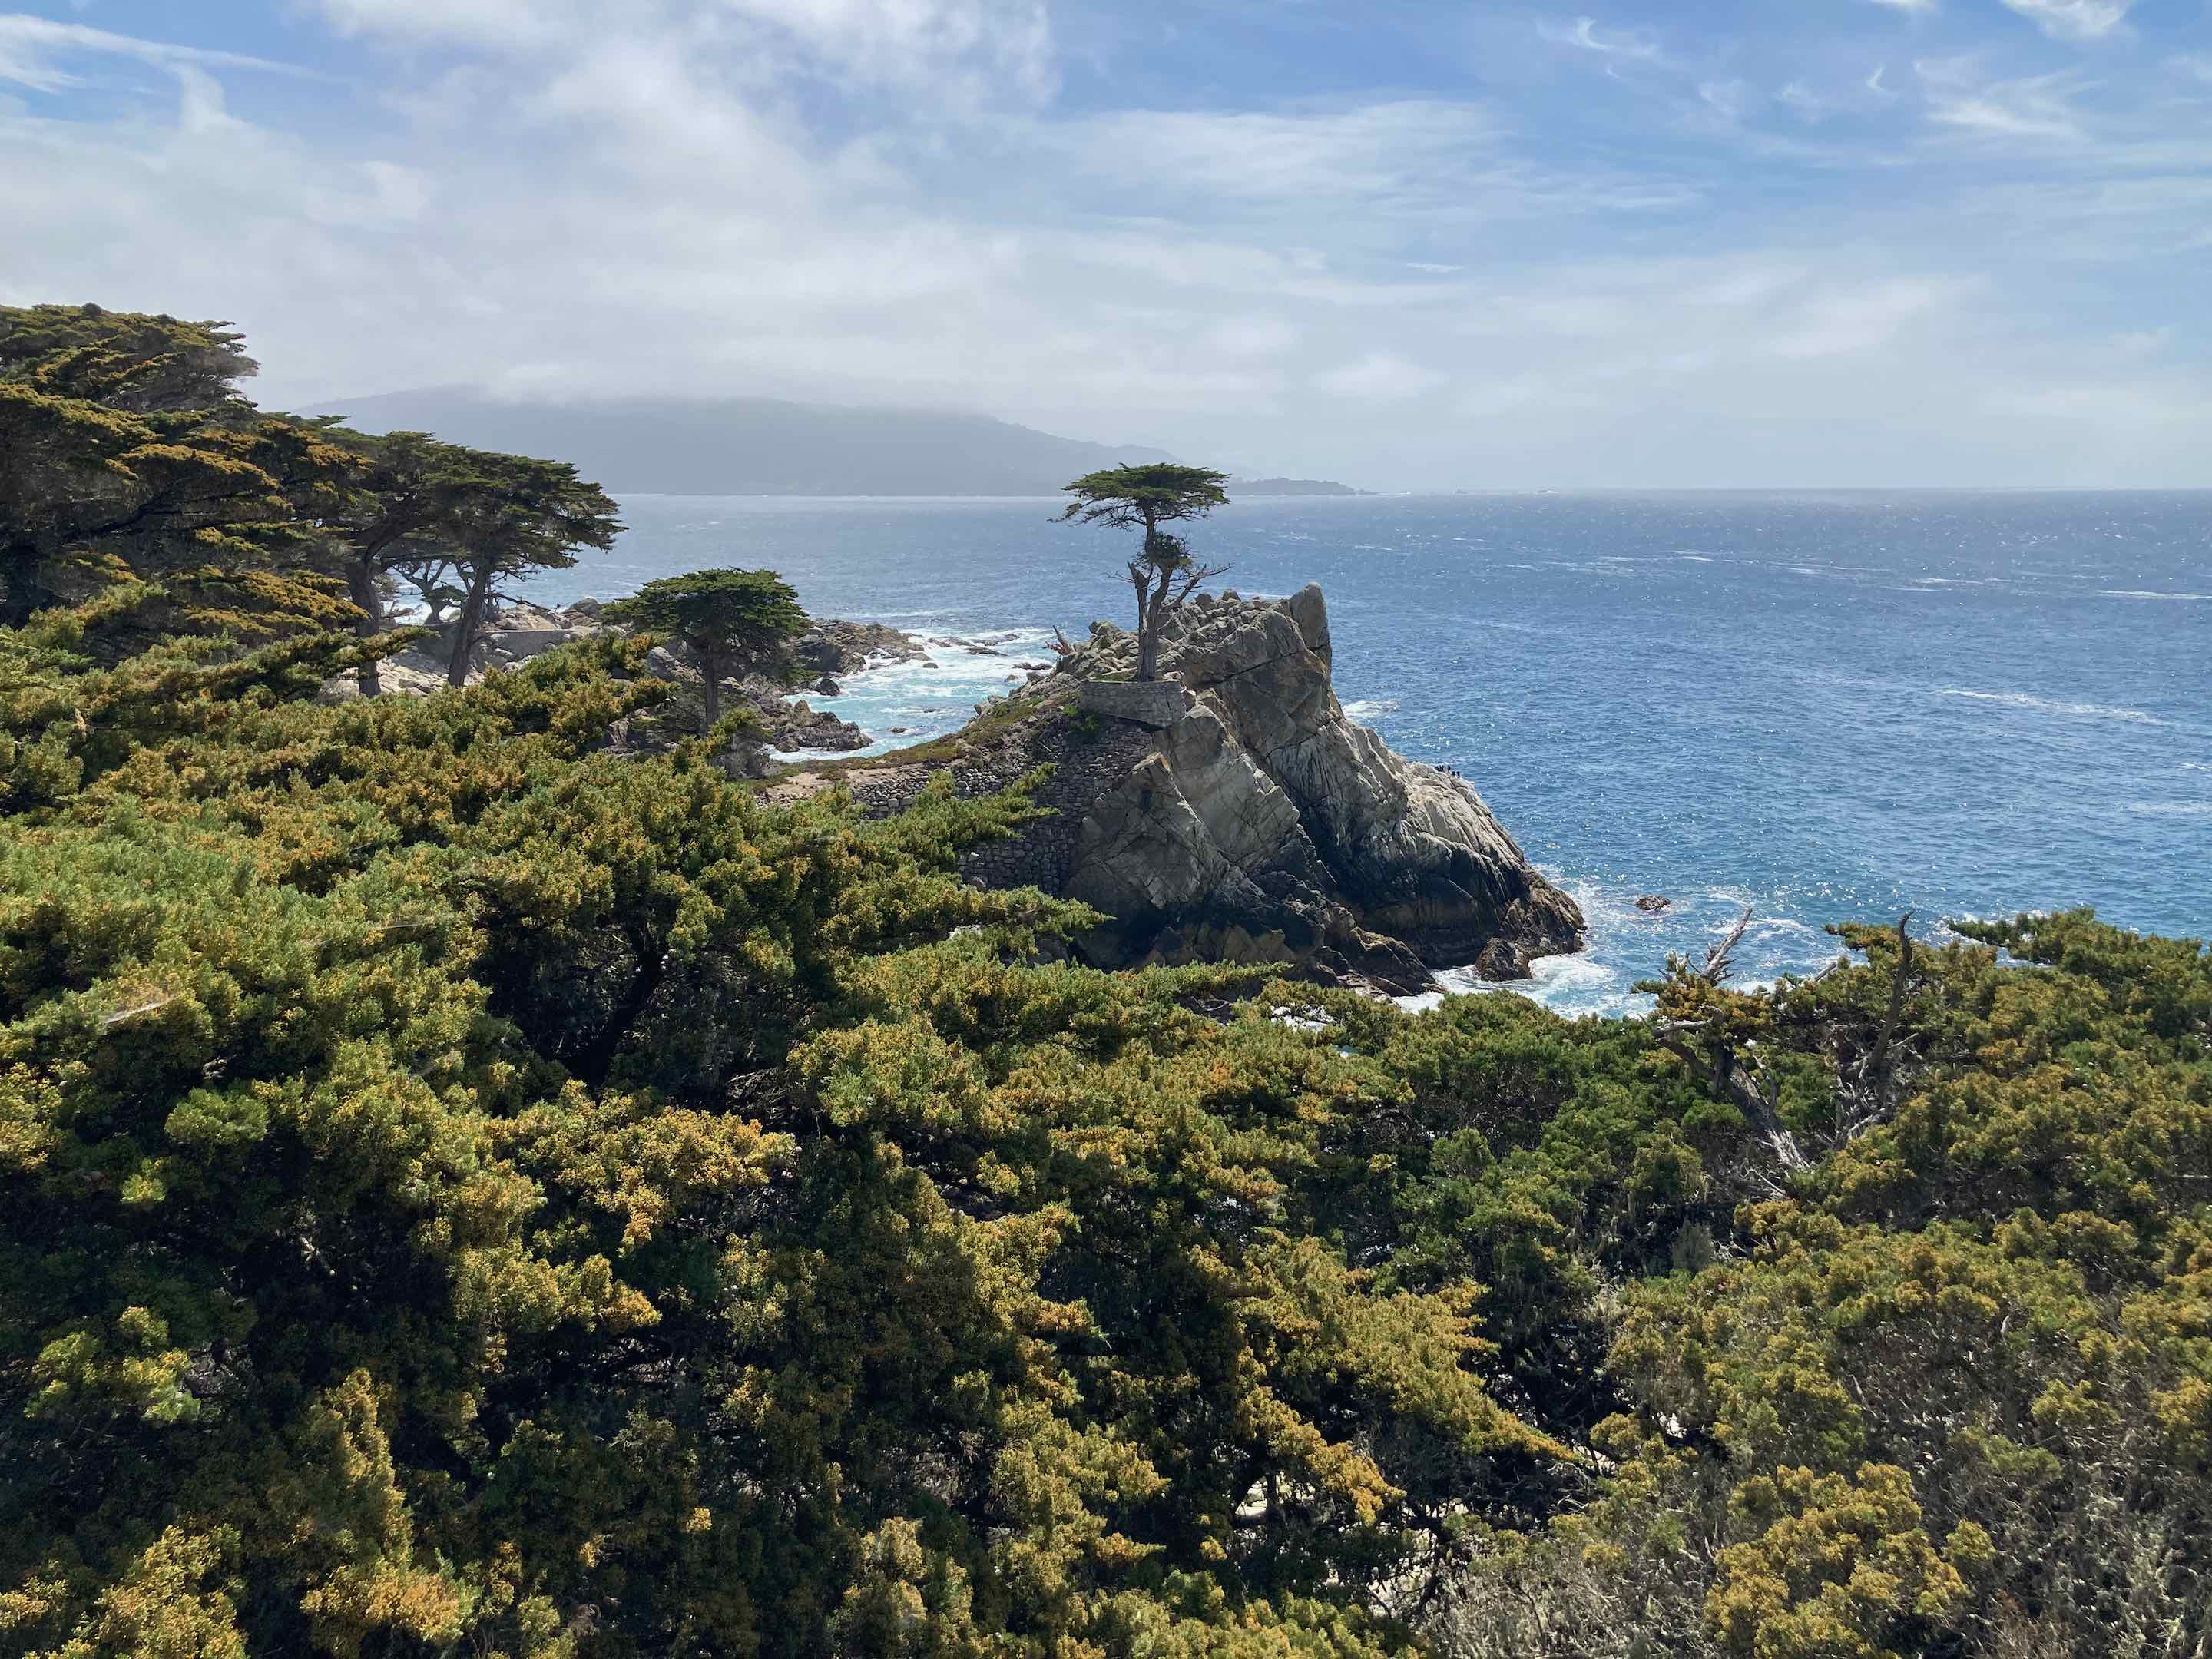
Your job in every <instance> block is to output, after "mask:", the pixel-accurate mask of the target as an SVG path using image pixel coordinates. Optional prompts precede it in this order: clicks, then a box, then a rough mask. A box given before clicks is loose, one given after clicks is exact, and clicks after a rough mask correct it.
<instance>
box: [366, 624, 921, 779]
mask: <svg viewBox="0 0 2212 1659" xmlns="http://www.w3.org/2000/svg"><path fill="white" fill-rule="evenodd" d="M608 627H609V624H608V623H606V622H605V621H604V619H603V617H602V615H601V607H600V605H599V601H598V600H596V599H579V600H578V601H577V602H576V603H575V604H574V605H570V606H569V607H568V609H567V610H565V611H552V610H548V609H547V608H545V607H544V606H543V605H532V604H531V603H529V602H528V601H526V600H510V601H507V602H506V603H505V604H502V605H501V606H500V607H499V608H498V610H497V611H495V613H494V614H493V616H492V618H491V621H490V623H489V626H488V627H487V628H486V629H484V630H483V635H482V638H481V640H480V641H479V643H478V645H477V651H476V655H475V659H474V661H473V662H472V664H471V668H470V671H469V676H468V678H469V679H470V680H471V681H475V680H477V679H481V678H483V675H484V673H485V672H486V671H488V670H490V669H495V668H513V667H517V666H519V665H521V664H523V663H526V662H528V661H529V660H530V659H532V658H533V657H538V656H541V655H543V654H544V653H546V652H548V651H550V650H553V649H554V648H555V647H559V646H563V645H567V644H569V643H571V642H572V641H576V640H580V639H586V638H588V637H590V636H591V635H594V634H599V633H602V632H605V631H606V630H607V629H608ZM429 644H430V647H431V648H428V649H424V648H421V647H417V648H416V649H413V650H410V651H404V652H401V653H399V654H398V655H397V656H394V657H392V658H388V659H386V661H385V663H384V665H383V667H382V671H381V675H380V678H381V679H382V681H383V684H384V690H386V692H387V693H392V694H397V695H399V696H426V695H428V694H429V693H432V692H435V691H439V690H443V689H444V688H445V684H446V671H445V657H446V651H445V649H444V648H443V647H441V642H440V641H435V640H434V641H430V642H429ZM924 649H925V647H923V645H922V642H921V641H920V640H917V639H916V638H915V636H914V635H911V634H908V633H904V632H902V630H900V629H896V628H892V627H890V626H889V625H888V624H886V623H859V622H846V621H843V620H842V619H839V618H836V617H828V618H821V619H817V620H816V621H815V622H813V623H811V624H810V625H809V627H808V629H807V631H806V632H805V634H803V635H800V636H799V638H798V640H796V641H794V642H793V647H792V659H793V663H794V664H795V665H797V666H798V667H799V670H800V671H802V673H803V675H804V676H805V678H809V679H811V680H813V681H815V682H816V684H815V685H814V687H813V688H812V689H814V690H816V692H817V695H828V696H835V695H836V683H835V682H834V681H832V680H829V679H827V678H826V677H827V676H829V675H830V674H832V673H853V672H857V671H860V670H861V669H863V668H866V667H868V666H870V665H874V664H879V663H884V662H903V661H908V660H910V659H915V658H917V657H920V656H921V655H922V654H923V653H924ZM646 672H647V674H650V675H651V676H653V678H656V679H663V680H666V681H668V682H670V683H671V684H672V685H674V686H675V688H676V692H675V695H674V696H672V697H671V699H670V700H669V702H667V703H665V704H664V705H662V707H661V708H660V709H659V711H657V712H656V714H654V715H653V716H652V717H651V718H650V719H647V720H636V721H632V722H630V723H629V727H630V729H628V730H626V734H625V738H624V742H625V744H626V745H628V746H629V748H630V749H631V750H633V751H634V752H637V753H650V752H653V750H654V749H655V748H656V747H659V746H665V741H666V740H667V739H668V738H671V737H682V736H686V735H689V734H690V733H693V732H699V731H702V730H704V729H705V726H706V724H707V720H706V693H705V687H704V684H703V682H702V678H701V676H700V672H699V669H698V665H697V664H696V663H695V662H694V661H693V660H692V657H691V653H690V652H689V651H687V650H685V649H684V647H682V646H681V645H664V646H660V647H656V648H655V649H654V650H653V653H652V654H651V656H650V657H649V658H648V659H647V664H646ZM790 692H791V688H790V686H788V685H787V684H782V683H781V682H779V681H775V680H771V679H767V678H761V677H757V676H755V677H751V678H746V679H744V680H741V681H738V682H737V683H735V684H732V685H730V686H728V687H726V688H725V690H724V696H723V702H724V706H725V707H730V706H733V705H734V704H735V703H738V702H742V703H743V704H744V706H745V707H747V708H750V709H751V710H752V711H753V714H755V716H756V717H757V719H758V720H760V723H761V734H760V736H761V740H760V741H759V742H758V743H755V744H745V745H743V750H744V752H743V753H742V755H741V757H740V759H741V761H742V765H741V766H740V767H739V768H738V769H740V770H742V771H743V772H744V775H749V776H758V775H763V773H765V771H766V770H767V769H768V765H769V750H783V751H785V752H793V751H799V750H816V751H825V750H826V751H829V752H833V753H835V752H838V751H842V750H854V749H864V748H866V746H867V744H868V742H869V738H868V734H867V733H866V732H864V731H862V730H861V729H860V727H859V726H855V725H854V724H853V722H852V721H850V720H844V719H842V718H840V717H839V716H838V715H836V714H831V713H830V712H829V710H828V709H826V708H814V707H812V706H811V704H809V703H808V702H805V700H804V699H803V698H793V697H792V696H791V695H790ZM359 695H360V692H359V689H358V687H357V686H356V684H355V682H354V679H353V678H352V677H351V676H347V677H344V678H340V679H337V680H333V681H332V682H331V684H329V686H327V687H326V688H325V698H326V699H327V700H330V701H333V702H338V701H344V700H347V699H349V698H352V697H355V696H359ZM755 751H757V752H755Z"/></svg>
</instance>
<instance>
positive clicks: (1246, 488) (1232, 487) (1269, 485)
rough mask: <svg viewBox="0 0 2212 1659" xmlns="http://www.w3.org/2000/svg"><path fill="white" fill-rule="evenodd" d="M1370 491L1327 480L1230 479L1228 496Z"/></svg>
mask: <svg viewBox="0 0 2212 1659" xmlns="http://www.w3.org/2000/svg"><path fill="white" fill-rule="evenodd" d="M1374 493H1375V492H1374V491H1373V490H1371V489H1353V488H1352V486H1351V485H1350V484H1340V483H1334V482H1333V481H1332V480H1329V479H1327V478H1231V480H1230V481H1229V495H1230V499H1231V500H1232V501H1233V500H1235V499H1236V498H1237V496H1239V495H1373V494H1374Z"/></svg>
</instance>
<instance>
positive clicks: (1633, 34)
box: [1536, 17, 1665, 63]
mask: <svg viewBox="0 0 2212 1659" xmlns="http://www.w3.org/2000/svg"><path fill="white" fill-rule="evenodd" d="M1536 32H1537V33H1539V34H1541V35H1542V36H1543V37H1544V39H1546V40H1549V41H1552V42H1553V43H1554V44H1556V45H1559V46H1579V47H1581V48H1582V49H1583V51H1584V52H1596V53H1599V54H1600V55H1601V56H1603V57H1607V58H1629V59H1632V60H1633V61H1636V62H1638V63H1657V62H1660V61H1661V60H1662V58H1664V56H1665V54H1664V53H1663V52H1661V51H1660V49H1659V43H1658V42H1657V41H1656V40H1653V39H1652V38H1651V37H1650V35H1649V34H1647V33H1644V31H1643V30H1641V29H1608V28H1606V27H1602V26H1601V24H1600V23H1599V22H1598V21H1597V20H1596V19H1595V18H1594V17H1577V18H1576V19H1575V21H1574V22H1573V24H1572V25H1571V26H1569V25H1566V24H1563V23H1553V22H1542V23H1539V24H1538V25H1537V26H1536Z"/></svg>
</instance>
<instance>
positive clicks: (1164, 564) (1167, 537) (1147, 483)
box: [1058, 461, 1229, 680]
mask: <svg viewBox="0 0 2212 1659" xmlns="http://www.w3.org/2000/svg"><path fill="white" fill-rule="evenodd" d="M1228 482H1229V475H1228V474H1227V473H1225V472H1216V471H1213V470H1212V468H1210V467H1203V466H1179V465H1176V464H1174V463H1173V462H1167V461H1163V462H1160V463H1158V464H1157V465H1146V466H1115V467H1108V468H1107V469H1106V470H1105V471H1100V472H1087V473H1085V475H1084V476H1083V477H1080V478H1078V479H1077V480H1076V481H1075V482H1074V483H1072V484H1069V485H1068V486H1067V493H1068V494H1069V495H1073V496H1074V497H1075V499H1074V500H1073V501H1070V502H1069V503H1068V504H1067V510H1066V512H1064V513H1061V514H1060V518H1059V520H1058V522H1060V523H1061V524H1066V522H1067V521H1068V520H1070V519H1074V520H1080V521H1081V522H1082V523H1085V524H1103V525H1107V526H1111V527H1112V528H1114V529H1115V530H1133V529H1137V528H1139V527H1141V528H1142V529H1143V531H1144V532H1145V544H1144V550H1143V551H1142V552H1141V553H1139V555H1138V556H1136V557H1135V558H1133V559H1132V560H1130V561H1129V586H1132V587H1133V588H1135V589H1136V590H1137V678H1139V679H1140V680H1153V679H1158V678H1159V665H1160V662H1159V659H1160V627H1161V624H1162V623H1164V622H1165V621H1166V620H1167V617H1168V613H1169V612H1170V611H1174V610H1176V608H1177V607H1179V606H1180V605H1182V603H1183V602H1184V601H1185V600H1187V599H1189V598H1190V596H1191V595H1192V593H1194V592H1196V591H1197V588H1198V585H1199V584H1200V582H1202V581H1206V580H1210V579H1211V578H1212V577H1215V576H1218V575H1221V574H1224V573H1225V571H1227V569H1228V568H1229V567H1228V566H1227V565H1205V564H1200V562H1198V561H1197V560H1196V559H1194V558H1193V557H1192V556H1191V553H1190V549H1189V547H1188V545H1187V544H1185V543H1184V541H1183V538H1182V537H1180V536H1178V535H1176V534H1174V533H1173V532H1170V531H1166V530H1163V529H1162V528H1161V527H1160V526H1163V525H1165V524H1172V523H1176V522H1177V521H1179V520H1185V519H1202V518H1204V517H1205V516H1206V514H1207V513H1211V512H1212V511H1213V509H1214V508H1215V507H1220V506H1222V505H1224V504H1225V502H1227V501H1228V500H1229V495H1228V492H1227V491H1226V490H1225V489H1223V488H1222V486H1223V485H1224V484H1225V483H1228Z"/></svg>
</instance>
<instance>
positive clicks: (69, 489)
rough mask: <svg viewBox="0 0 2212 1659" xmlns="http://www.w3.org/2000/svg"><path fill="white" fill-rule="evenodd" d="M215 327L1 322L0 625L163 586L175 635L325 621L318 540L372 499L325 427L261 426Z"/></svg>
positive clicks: (46, 317) (37, 319)
mask: <svg viewBox="0 0 2212 1659" xmlns="http://www.w3.org/2000/svg"><path fill="white" fill-rule="evenodd" d="M253 368H254V365H253V363H252V361H251V360H249V359H247V358H246V356H244V355H243V353H242V349H241V348H240V343H239V339H238V337H237V336H236V335H235V334H234V333H232V332H230V331H228V329H227V328H226V327H225V326H224V325H222V324H217V323H185V322H179V321H178V320H177V319H174V318H170V317H149V316H142V315H137V314H128V313H111V312H105V311H101V310H100V309H99V308H98V307H60V306H39V307H30V308H27V309H22V308H12V307H0V590H4V591H0V618H4V619H5V620H8V621H11V622H15V623H21V622H23V621H25V620H27V619H28V618H29V617H31V616H33V614H35V613H36V612H37V611H40V610H41V609H44V608H46V607H47V606H50V605H60V604H65V603H68V602H70V601H71V600H72V599H83V598H86V597H88V596H89V595H90V594H92V593H93V592H96V591H97V590H98V589H99V588H100V586H103V585H104V584H106V583H108V582H112V581H113V580H118V578H121V577H125V576H132V577H137V578H139V579H141V580H160V581H161V582H162V583H163V584H164V588H165V592H166V594H167V601H168V603H167V607H166V609H164V610H163V611H161V616H162V617H164V618H166V620H167V623H169V624H171V625H173V626H190V627H193V628H196V629H201V630H204V631H213V630H217V629H222V630H228V631H230V632H234V633H237V634H240V635H248V636H251V635H257V634H258V635H267V634H268V633H270V632H271V631H281V630H283V629H288V628H297V627H300V626H302V625H313V624H325V625H326V624H328V623H331V622H334V621H337V619H338V618H339V617H341V616H342V615H343V609H344V604H345V601H344V599H343V594H342V592H340V589H339V585H338V584H337V582H336V581H335V580H332V575H331V572H330V570H329V568H328V566H329V562H328V559H327V550H326V547H325V541H324V538H323V536H322V532H321V526H322V524H323V522H324V520H326V519H328V518H330V517H332V516H335V515H336V514H337V513H341V512H342V511H343V508H344V505H345V503H346V502H347V501H349V500H350V499H352V497H353V495H354V492H355V491H356V489H357V488H358V486H359V477H360V465H359V462H358V460H357V459H356V457H355V456H353V455H352V454H350V453H348V452H347V451H346V450H345V449H344V448H343V447H342V446H340V445H339V444H337V443H336V442H334V441H332V440H331V437H330V436H329V435H328V434H327V433H326V432H325V430H324V429H323V427H322V426H321V424H320V423H319V422H302V421H295V420H292V419H290V418H289V417H286V416H270V415H264V414H261V413H260V412H258V410H255V409H254V408H253V406H252V404H249V403H247V402H246V400H245V398H242V397H241V396H240V395H239V393H238V391H237V386H236V382H237V381H238V380H240V379H241V378H243V377H244V376H246V375H248V374H252V372H253Z"/></svg>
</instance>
